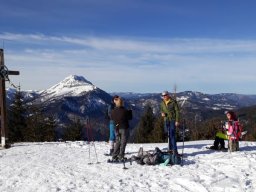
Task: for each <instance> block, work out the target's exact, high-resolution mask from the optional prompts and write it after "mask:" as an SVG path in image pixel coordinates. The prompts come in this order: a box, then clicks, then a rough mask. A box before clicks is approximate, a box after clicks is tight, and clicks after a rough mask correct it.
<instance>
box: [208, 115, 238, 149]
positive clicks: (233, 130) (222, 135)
mask: <svg viewBox="0 0 256 192" xmlns="http://www.w3.org/2000/svg"><path fill="white" fill-rule="evenodd" d="M225 114H226V116H227V121H226V122H225V124H224V126H223V127H222V130H221V131H218V132H217V134H216V136H215V140H214V143H213V146H211V147H210V149H214V150H225V149H226V148H225V141H224V140H228V147H229V150H230V151H238V150H239V143H238V141H239V139H240V137H241V130H242V128H241V126H240V124H239V121H238V119H237V117H236V114H235V113H234V112H233V111H227V112H226V113H225ZM232 148H233V149H232Z"/></svg>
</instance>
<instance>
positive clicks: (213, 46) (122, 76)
mask: <svg viewBox="0 0 256 192" xmlns="http://www.w3.org/2000/svg"><path fill="white" fill-rule="evenodd" d="M0 39H5V40H6V43H5V46H6V49H5V61H6V65H7V66H8V67H9V68H13V69H19V70H21V75H20V77H13V78H14V79H16V78H20V82H21V85H22V84H23V86H24V88H25V89H45V88H49V87H50V86H52V85H53V84H51V83H53V80H56V82H55V83H57V82H58V81H60V80H62V78H64V77H65V76H67V75H69V74H80V75H84V76H85V77H86V78H87V79H88V80H90V81H92V82H93V83H94V84H95V85H96V86H99V87H101V88H102V89H104V90H106V91H126V90H127V91H137V92H140V91H141V92H154V91H155V90H157V91H158V90H162V89H166V87H169V86H170V83H172V84H173V83H174V82H175V83H177V84H178V86H179V85H180V87H182V88H183V89H184V90H201V91H203V92H215V93H218V92H219V90H225V87H226V89H227V90H229V89H228V87H229V85H230V84H231V83H240V84H241V81H242V82H244V86H243V87H241V90H245V87H246V85H248V88H247V89H246V90H245V91H244V92H246V93H253V92H255V91H254V90H253V89H252V87H250V86H251V84H250V82H255V80H256V78H255V75H254V71H255V70H256V69H255V68H256V66H255V61H256V53H255V50H256V40H225V39H224V40H221V39H146V38H144V39H131V38H126V37H123V38H121V37H111V38H109V37H106V38H102V37H101V38H97V37H68V36H60V37H57V36H46V35H44V34H29V35H24V34H12V33H2V34H0ZM31 70H32V71H31ZM30 71H31V72H30ZM71 72H72V73H71ZM23 74H24V75H23ZM35 78H36V79H37V81H35V80H33V79H35ZM60 78H61V79H60ZM34 82H37V83H34ZM39 82H41V83H39ZM135 84H136V86H135ZM207 85H211V86H212V87H219V90H218V88H216V89H215V90H211V89H210V88H209V86H207ZM197 86H198V87H197ZM230 87H231V86H230ZM133 88H134V90H133ZM128 89H129V90H128ZM135 89H136V90H135ZM230 91H232V90H230ZM234 91H236V90H234ZM227 92H228V91H227Z"/></svg>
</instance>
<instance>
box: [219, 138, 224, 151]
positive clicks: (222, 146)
mask: <svg viewBox="0 0 256 192" xmlns="http://www.w3.org/2000/svg"><path fill="white" fill-rule="evenodd" d="M219 140H220V149H221V150H223V149H226V148H225V141H224V139H219Z"/></svg>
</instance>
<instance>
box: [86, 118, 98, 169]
mask: <svg viewBox="0 0 256 192" xmlns="http://www.w3.org/2000/svg"><path fill="white" fill-rule="evenodd" d="M86 125H87V126H86V127H87V137H88V144H89V163H88V164H92V161H91V141H92V145H93V147H94V152H95V156H96V160H97V162H96V163H97V164H98V163H99V161H98V155H97V151H96V147H95V143H94V138H93V137H92V133H91V132H92V127H91V123H90V119H89V117H88V116H87V117H86Z"/></svg>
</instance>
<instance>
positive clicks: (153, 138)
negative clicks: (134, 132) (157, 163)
mask: <svg viewBox="0 0 256 192" xmlns="http://www.w3.org/2000/svg"><path fill="white" fill-rule="evenodd" d="M149 140H150V142H153V143H162V142H165V141H166V137H165V134H164V121H163V117H161V116H159V117H157V118H156V119H155V122H154V129H153V130H152V132H151V134H150V136H149Z"/></svg>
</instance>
